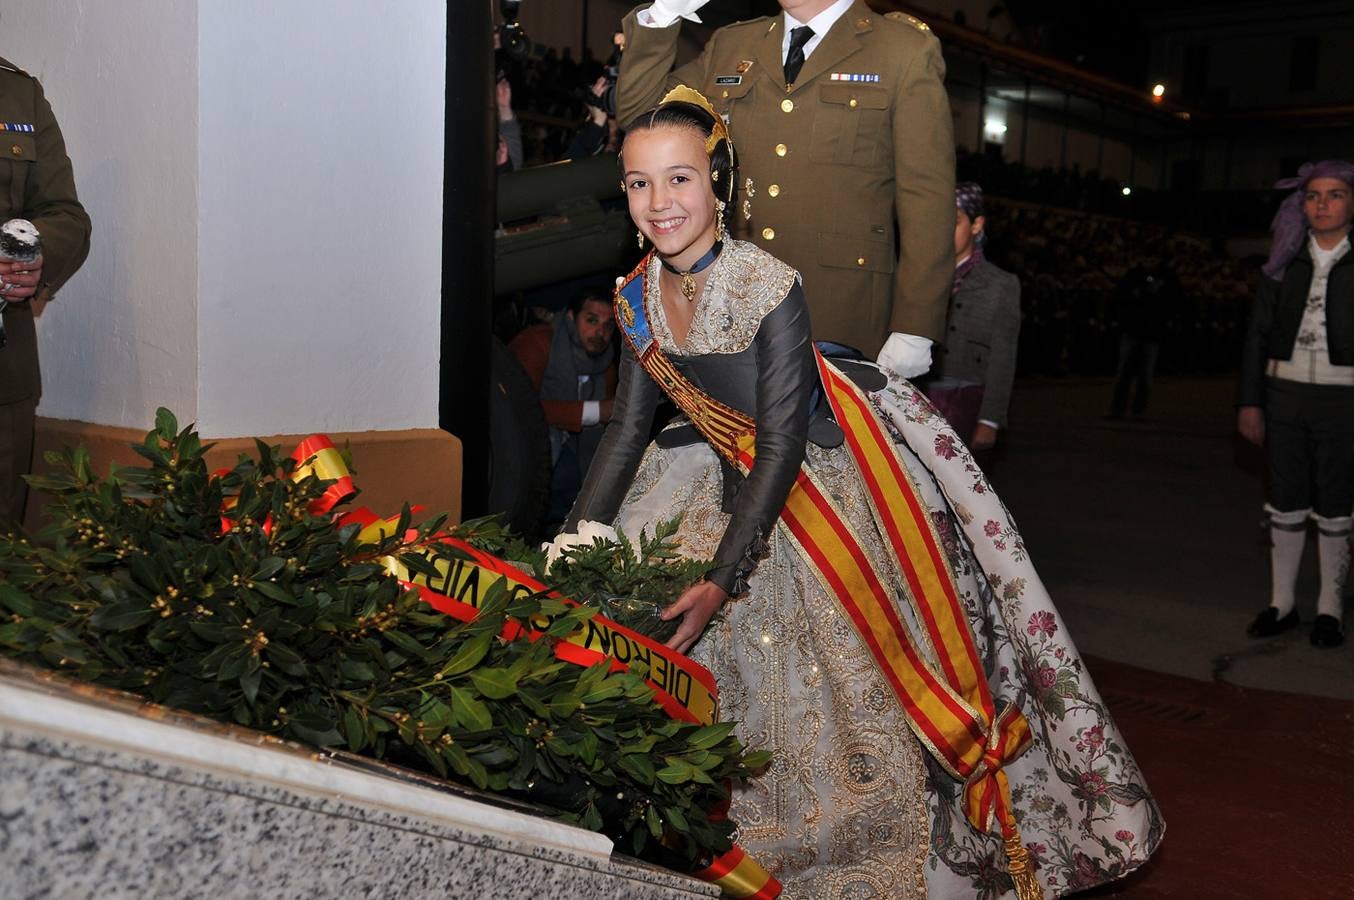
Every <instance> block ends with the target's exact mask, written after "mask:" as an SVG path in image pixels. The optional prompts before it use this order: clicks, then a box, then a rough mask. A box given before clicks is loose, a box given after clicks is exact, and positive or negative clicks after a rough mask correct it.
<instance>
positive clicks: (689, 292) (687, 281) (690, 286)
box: [658, 241, 724, 303]
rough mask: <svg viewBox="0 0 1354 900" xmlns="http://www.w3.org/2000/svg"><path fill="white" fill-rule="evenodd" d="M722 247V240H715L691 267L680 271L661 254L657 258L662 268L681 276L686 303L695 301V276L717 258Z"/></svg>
mask: <svg viewBox="0 0 1354 900" xmlns="http://www.w3.org/2000/svg"><path fill="white" fill-rule="evenodd" d="M723 249H724V242H723V241H715V245H714V246H713V247H711V248H710V249H709V250H707V251H706V253H705V255H704V256H702V257H701V258H700V259H698V260H696V264H695V265H693V266H692V267H691V268H689V269H687V270H686V271H685V272H683V271H681V270H680V269H678V268H677V267H676V266H673V265H669V263H668V261H667V260H666V259H663V257H661V256H660V257H659V258H658V261H659V262H660V263H662V264H663V268H665V269H667V270H668V271H669V272H671V273H672V274H674V275H678V276H680V277H681V279H682V296H683V297H685V298H686V302H687V303H695V302H696V278H695V276H697V275H699V274H700V273H701V272H704V271H705V270H706V269H708V268H710V265H711V263H713V262H714V261H715V260H716V259H718V258H719V251H720V250H723Z"/></svg>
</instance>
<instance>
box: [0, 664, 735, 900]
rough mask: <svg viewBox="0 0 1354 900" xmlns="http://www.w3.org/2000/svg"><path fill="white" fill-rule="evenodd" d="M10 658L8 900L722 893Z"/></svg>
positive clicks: (576, 834)
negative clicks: (55, 677) (52, 899)
mask: <svg viewBox="0 0 1354 900" xmlns="http://www.w3.org/2000/svg"><path fill="white" fill-rule="evenodd" d="M0 663H3V664H0V900H9V898H11V897H14V898H19V897H30V896H60V897H84V896H88V897H94V896H99V897H175V898H178V897H195V896H202V897H208V896H210V897H212V898H213V900H219V898H222V897H256V896H268V897H298V898H301V897H305V898H308V900H309V898H314V897H326V896H335V897H338V896H343V897H347V896H366V897H386V896H390V897H422V896H429V897H432V896H439V897H440V896H445V895H447V894H449V893H453V894H454V893H456V892H457V890H464V891H470V890H474V891H476V892H477V893H479V894H482V895H483V896H486V897H496V898H497V897H505V898H515V897H522V898H528V897H530V898H533V900H544V898H553V897H576V896H589V895H592V896H625V897H627V898H630V897H633V898H635V900H648V898H653V900H667V898H688V897H716V896H718V890H717V889H715V888H714V887H713V886H711V885H708V884H705V883H702V882H700V881H697V880H695V879H692V878H688V877H685V876H682V875H679V874H677V873H674V872H671V871H668V870H665V869H661V868H657V867H653V866H649V865H646V864H644V863H640V862H637V861H634V860H629V859H626V858H623V857H613V855H612V845H611V842H610V841H609V840H608V839H607V838H606V837H604V836H603V835H599V834H595V833H593V832H589V831H585V830H582V829H577V828H572V827H570V826H567V825H563V824H560V823H557V822H554V821H551V820H548V819H544V818H541V817H539V816H535V815H532V814H530V813H529V812H527V811H526V810H525V808H517V809H514V808H505V806H504V805H503V804H501V803H498V802H497V801H495V802H494V803H493V804H492V805H491V804H490V803H485V802H481V801H480V800H477V799H473V798H471V797H468V796H463V795H461V794H460V793H457V792H453V791H449V790H447V789H446V784H445V783H444V782H439V781H437V780H436V779H428V778H423V777H422V776H419V775H416V774H413V773H407V772H403V771H402V770H395V769H393V768H391V767H386V766H383V765H382V764H380V763H377V762H374V761H358V760H352V761H350V762H346V761H343V760H325V759H322V758H320V757H319V756H318V755H317V754H316V753H315V752H314V751H310V750H307V749H305V748H303V747H299V746H297V745H293V744H287V743H284V742H281V741H276V740H273V739H270V738H268V737H266V736H264V735H260V734H258V733H256V732H251V731H247V730H244V729H238V728H231V727H228V726H222V725H219V724H217V723H214V722H209V721H206V720H202V719H198V718H197V717H193V716H186V715H184V714H180V713H175V712H173V711H169V710H164V709H163V708H161V707H155V706H151V705H149V704H144V703H141V702H139V701H138V700H136V699H135V698H128V697H127V696H126V695H119V694H114V693H113V692H108V691H101V690H100V689H97V688H90V687H88V686H78V685H70V684H67V683H62V682H53V681H51V680H50V679H45V678H44V677H43V676H41V675H37V676H35V674H34V673H33V672H32V671H31V670H23V669H22V668H21V667H20V668H16V667H15V666H14V665H13V664H12V663H7V662H3V661H0ZM358 766H361V767H362V768H358ZM439 786H440V787H441V788H442V789H439Z"/></svg>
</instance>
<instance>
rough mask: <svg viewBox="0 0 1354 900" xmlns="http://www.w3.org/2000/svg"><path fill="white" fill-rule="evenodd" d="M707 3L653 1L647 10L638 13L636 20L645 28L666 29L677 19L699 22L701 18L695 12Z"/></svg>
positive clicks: (704, 1) (685, 0)
mask: <svg viewBox="0 0 1354 900" xmlns="http://www.w3.org/2000/svg"><path fill="white" fill-rule="evenodd" d="M709 2H710V0H653V3H652V4H650V6H649V8H648V9H641V10H640V11H639V15H638V16H637V18H638V19H639V24H641V25H643V26H644V27H646V28H667V27H668V26H669V25H671V24H672V23H673V22H676V21H677V20H678V19H686V20H687V21H688V22H699V21H700V20H701V17H700V16H698V15H696V10H698V9H700V8H701V7H702V6H704V5H705V4H707V3H709Z"/></svg>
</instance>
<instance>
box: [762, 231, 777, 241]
mask: <svg viewBox="0 0 1354 900" xmlns="http://www.w3.org/2000/svg"><path fill="white" fill-rule="evenodd" d="M762 237H763V238H764V239H766V240H768V241H774V240H775V239H776V229H774V228H763V229H762Z"/></svg>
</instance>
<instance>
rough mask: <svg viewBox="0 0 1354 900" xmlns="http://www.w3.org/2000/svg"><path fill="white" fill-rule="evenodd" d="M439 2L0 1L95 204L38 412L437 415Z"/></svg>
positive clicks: (57, 324) (6, 39) (1, 30)
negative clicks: (89, 240) (84, 257)
mask: <svg viewBox="0 0 1354 900" xmlns="http://www.w3.org/2000/svg"><path fill="white" fill-rule="evenodd" d="M445 33H446V4H445V3H444V2H443V0H398V2H397V0H385V2H373V0H327V2H321V0H288V2H285V3H275V2H270V0H230V2H227V0H59V2H54V0H0V55H2V56H5V57H6V58H8V59H10V60H12V61H13V62H15V63H16V64H18V65H19V66H21V67H23V68H26V69H27V70H28V71H30V72H32V73H33V74H34V75H37V76H38V77H39V78H40V79H42V81H43V85H44V87H45V89H46V91H47V94H48V97H49V98H50V99H51V102H52V105H53V107H54V108H55V110H56V114H57V116H58V119H59V121H60V122H61V126H62V130H63V132H64V133H65V136H66V142H67V145H68V149H69V151H70V154H71V157H72V160H73V161H74V164H75V174H76V179H77V186H78V188H79V191H80V197H81V200H82V201H83V202H84V204H85V206H86V207H87V208H88V209H89V212H90V216H91V217H92V218H93V220H94V236H93V250H92V252H91V255H90V258H89V261H88V262H87V263H86V264H85V266H84V268H83V269H82V270H81V271H80V273H79V274H77V275H76V276H75V278H74V279H72V280H71V282H70V283H69V284H68V285H67V286H66V288H65V289H64V290H63V291H62V292H61V295H60V297H59V300H58V302H57V303H54V304H52V305H51V306H50V307H49V308H48V309H47V310H46V311H45V313H44V314H43V316H42V317H41V320H40V325H39V329H40V341H41V345H42V362H43V376H44V381H45V391H44V398H43V404H42V407H41V409H40V412H41V413H42V414H43V415H48V416H52V417H56V418H67V419H79V420H82V421H88V422H95V423H98V424H105V425H123V426H129V427H136V428H140V427H148V426H149V424H150V423H151V421H152V419H153V414H154V409H155V407H157V406H160V405H164V406H169V407H171V408H172V409H174V410H175V411H176V412H177V413H178V414H179V416H180V418H181V419H182V420H185V421H186V420H189V419H195V420H196V421H197V422H198V423H199V425H200V427H201V429H202V431H203V432H204V434H207V435H209V436H237V435H253V434H270V433H278V432H292V431H299V432H305V431H319V430H333V431H338V430H367V429H396V428H416V427H435V426H436V424H437V367H438V352H439V321H440V309H439V308H440V292H441V233H442V232H441V210H442V139H443V137H442V131H443V121H444V115H443V103H444V100H443V93H444V83H445V63H446V60H445V40H444V36H445Z"/></svg>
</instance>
